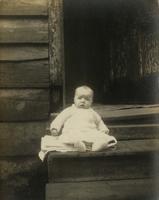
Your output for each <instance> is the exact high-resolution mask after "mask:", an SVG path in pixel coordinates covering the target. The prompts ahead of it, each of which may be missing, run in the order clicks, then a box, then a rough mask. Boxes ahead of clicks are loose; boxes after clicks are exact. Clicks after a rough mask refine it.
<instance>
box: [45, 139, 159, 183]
mask: <svg viewBox="0 0 159 200" xmlns="http://www.w3.org/2000/svg"><path fill="white" fill-rule="evenodd" d="M158 153H159V140H135V141H122V142H118V145H117V147H116V149H109V150H106V151H103V152H88V153H87V152H86V153H79V152H67V153H55V152H51V153H50V154H49V155H48V174H49V181H50V182H54V183H55V182H80V181H102V180H119V179H135V178H148V177H153V176H156V174H155V173H156V172H154V165H155V164H156V163H155V161H154V157H155V155H158ZM97 163H98V164H97ZM157 173H158V172H157Z"/></svg>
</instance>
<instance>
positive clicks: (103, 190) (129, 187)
mask: <svg viewBox="0 0 159 200" xmlns="http://www.w3.org/2000/svg"><path fill="white" fill-rule="evenodd" d="M156 194H157V190H156V189H155V181H154V180H152V179H139V180H120V181H115V180H114V181H96V182H80V183H56V184H47V186H46V200H52V199H54V200H59V199H65V200H74V199H77V198H78V200H88V199H89V200H105V199H107V200H122V199H136V200H150V199H154V200H155V199H157V198H156V197H157V196H156Z"/></svg>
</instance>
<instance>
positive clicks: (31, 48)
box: [0, 44, 48, 61]
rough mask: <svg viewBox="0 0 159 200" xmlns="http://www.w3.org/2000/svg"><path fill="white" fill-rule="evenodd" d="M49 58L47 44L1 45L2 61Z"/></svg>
mask: <svg viewBox="0 0 159 200" xmlns="http://www.w3.org/2000/svg"><path fill="white" fill-rule="evenodd" d="M42 59H48V46H47V45H40V44H38V45H16V46H15V45H3V46H2V45H1V46H0V61H27V60H42Z"/></svg>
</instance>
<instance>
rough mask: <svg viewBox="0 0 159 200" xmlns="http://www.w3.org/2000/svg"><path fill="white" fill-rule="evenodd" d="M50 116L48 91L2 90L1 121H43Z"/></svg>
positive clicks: (0, 97)
mask: <svg viewBox="0 0 159 200" xmlns="http://www.w3.org/2000/svg"><path fill="white" fill-rule="evenodd" d="M48 116H49V90H48V89H35V90H33V89H17V90H14V89H13V90H9V89H8V90H5V89H1V90H0V121H3V122H4V121H31V120H42V119H47V118H48Z"/></svg>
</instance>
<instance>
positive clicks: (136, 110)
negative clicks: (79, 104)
mask: <svg viewBox="0 0 159 200" xmlns="http://www.w3.org/2000/svg"><path fill="white" fill-rule="evenodd" d="M95 110H96V111H97V112H98V113H99V114H100V115H101V116H102V117H103V118H104V119H105V120H110V119H118V120H119V119H120V120H121V119H134V118H135V119H140V118H143V117H150V116H153V115H159V105H158V104H157V105H156V106H155V105H152V106H149V107H148V106H147V107H145V106H142V105H140V106H139V105H138V106H137V107H132V108H131V107H130V108H124V109H115V108H114V109H111V106H104V105H101V106H100V107H95Z"/></svg>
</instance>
